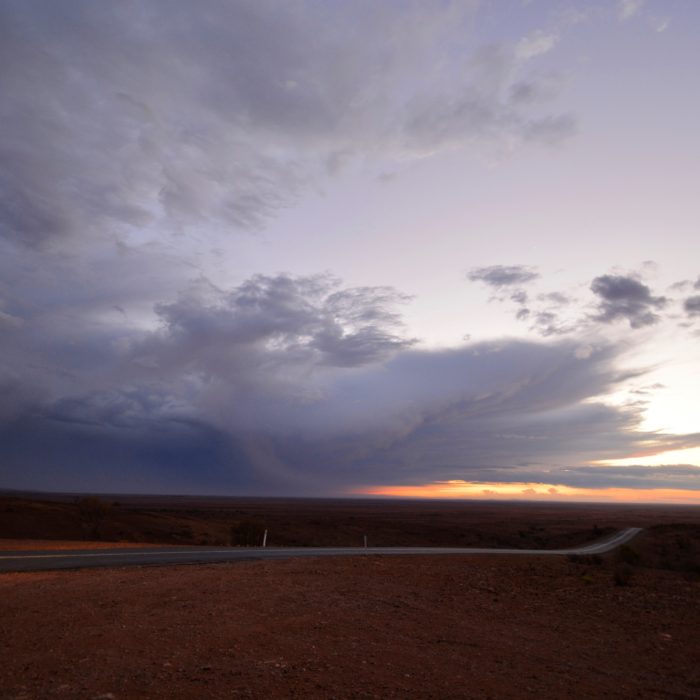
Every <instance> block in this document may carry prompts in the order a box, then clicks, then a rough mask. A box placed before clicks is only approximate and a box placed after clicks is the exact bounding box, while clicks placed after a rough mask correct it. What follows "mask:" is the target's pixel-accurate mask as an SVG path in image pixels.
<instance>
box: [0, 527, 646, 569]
mask: <svg viewBox="0 0 700 700" xmlns="http://www.w3.org/2000/svg"><path fill="white" fill-rule="evenodd" d="M639 532H641V528H638V527H630V528H627V529H626V530H622V531H620V532H618V533H616V534H615V535H613V536H612V537H608V538H606V539H604V540H599V541H597V542H593V543H591V544H587V545H583V546H581V547H574V548H571V549H479V548H474V547H367V548H364V547H280V548H274V547H265V548H263V547H241V548H238V547H230V548H225V549H209V548H206V547H167V548H162V547H160V548H159V547H148V548H144V547H139V548H138V549H137V548H134V549H131V548H126V549H117V550H104V549H102V550H99V549H93V550H85V549H80V550H61V551H56V550H53V551H16V552H1V551H0V571H47V570H51V569H83V568H87V567H104V566H163V565H167V564H208V563H214V562H235V561H245V560H251V559H288V558H290V557H329V556H330V557H340V556H367V555H377V554H381V555H397V554H400V555H426V554H427V555H436V554H462V555H464V554H492V555H493V554H509V555H510V554H519V555H531V556H532V555H536V556H542V555H546V556H562V555H567V554H605V553H606V552H610V551H611V550H613V549H615V548H616V547H619V546H620V545H622V544H624V543H625V542H629V540H631V539H632V538H633V537H635V536H636V535H637V534H639Z"/></svg>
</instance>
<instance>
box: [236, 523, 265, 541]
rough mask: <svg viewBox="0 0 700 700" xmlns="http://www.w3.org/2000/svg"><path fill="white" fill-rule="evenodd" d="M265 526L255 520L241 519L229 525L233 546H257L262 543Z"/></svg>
mask: <svg viewBox="0 0 700 700" xmlns="http://www.w3.org/2000/svg"><path fill="white" fill-rule="evenodd" d="M264 532H265V526H264V525H263V524H262V523H260V522H258V521H256V520H241V521H239V522H238V523H236V524H235V525H232V526H231V545H232V546H233V547H236V546H238V547H259V546H260V545H261V544H262V540H263V534H264Z"/></svg>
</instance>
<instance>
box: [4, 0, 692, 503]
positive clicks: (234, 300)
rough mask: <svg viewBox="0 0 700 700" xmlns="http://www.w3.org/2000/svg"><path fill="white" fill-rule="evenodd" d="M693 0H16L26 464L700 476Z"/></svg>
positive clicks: (639, 481) (529, 484)
mask: <svg viewBox="0 0 700 700" xmlns="http://www.w3.org/2000/svg"><path fill="white" fill-rule="evenodd" d="M699 29H700V4H698V3H697V2H695V0H619V1H618V0H597V1H596V0H586V1H585V2H583V1H582V2H576V1H574V0H558V1H554V0H491V1H489V0H482V1H477V0H461V1H455V2H450V1H449V0H420V1H418V0H415V1H411V0H402V1H399V0H395V1H392V0H387V2H381V3H377V2H370V1H369V0H367V1H365V0H357V1H353V2H351V3H350V2H339V1H337V0H290V1H289V2H284V3H281V2H272V1H270V2H268V1H266V0H250V1H248V0H231V1H229V2H226V1H224V0H202V1H201V2H197V3H192V2H185V1H184V0H169V1H167V2H166V1H165V0H163V1H160V2H156V1H153V0H139V1H138V2H136V1H133V2H132V1H129V0H125V1H123V2H111V3H107V2H101V3H95V2H92V0H85V1H77V0H64V1H63V2H60V3H57V2H53V1H51V0H17V1H15V0H0V114H1V118H2V125H3V126H2V129H1V130H0V153H1V154H2V158H0V488H6V489H30V490H41V491H71V492H113V493H162V494H221V495H229V494H230V495H260V496H263V495H269V496H361V495H374V496H410V497H431V498H442V497H446V498H486V499H499V498H504V499H527V500H584V501H585V500H592V501H601V500H602V501H615V502H626V501H640V502H672V503H700V421H699V419H698V410H697V401H698V396H700V353H698V344H699V341H700V197H698V183H699V182H700V132H698V129H697V124H698V123H700V84H699V83H700V73H699V72H698V66H700V44H699V43H698V41H697V35H698V30H699Z"/></svg>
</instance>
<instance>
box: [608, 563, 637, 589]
mask: <svg viewBox="0 0 700 700" xmlns="http://www.w3.org/2000/svg"><path fill="white" fill-rule="evenodd" d="M633 572H634V570H633V569H632V567H631V566H630V565H629V564H625V563H624V562H623V563H622V564H618V565H617V566H616V567H615V570H614V571H613V580H614V581H615V585H616V586H629V585H630V582H631V581H632V574H633Z"/></svg>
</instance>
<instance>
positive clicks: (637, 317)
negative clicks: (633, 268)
mask: <svg viewBox="0 0 700 700" xmlns="http://www.w3.org/2000/svg"><path fill="white" fill-rule="evenodd" d="M591 291H592V292H593V293H594V294H595V295H596V296H598V297H599V298H600V301H599V304H598V314H597V315H596V316H595V317H594V318H595V320H597V321H601V322H602V323H612V322H613V321H616V320H618V319H626V320H627V321H629V324H630V327H631V328H641V327H643V326H649V325H652V324H654V323H657V322H658V321H659V316H658V314H656V313H654V311H656V310H658V309H662V308H663V307H664V306H666V303H667V300H666V298H665V297H655V296H652V294H651V290H650V289H649V287H647V286H646V285H645V284H643V283H642V282H640V281H639V280H637V279H635V278H634V277H630V276H624V275H601V276H600V277H596V278H595V279H594V280H593V282H592V283H591Z"/></svg>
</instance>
